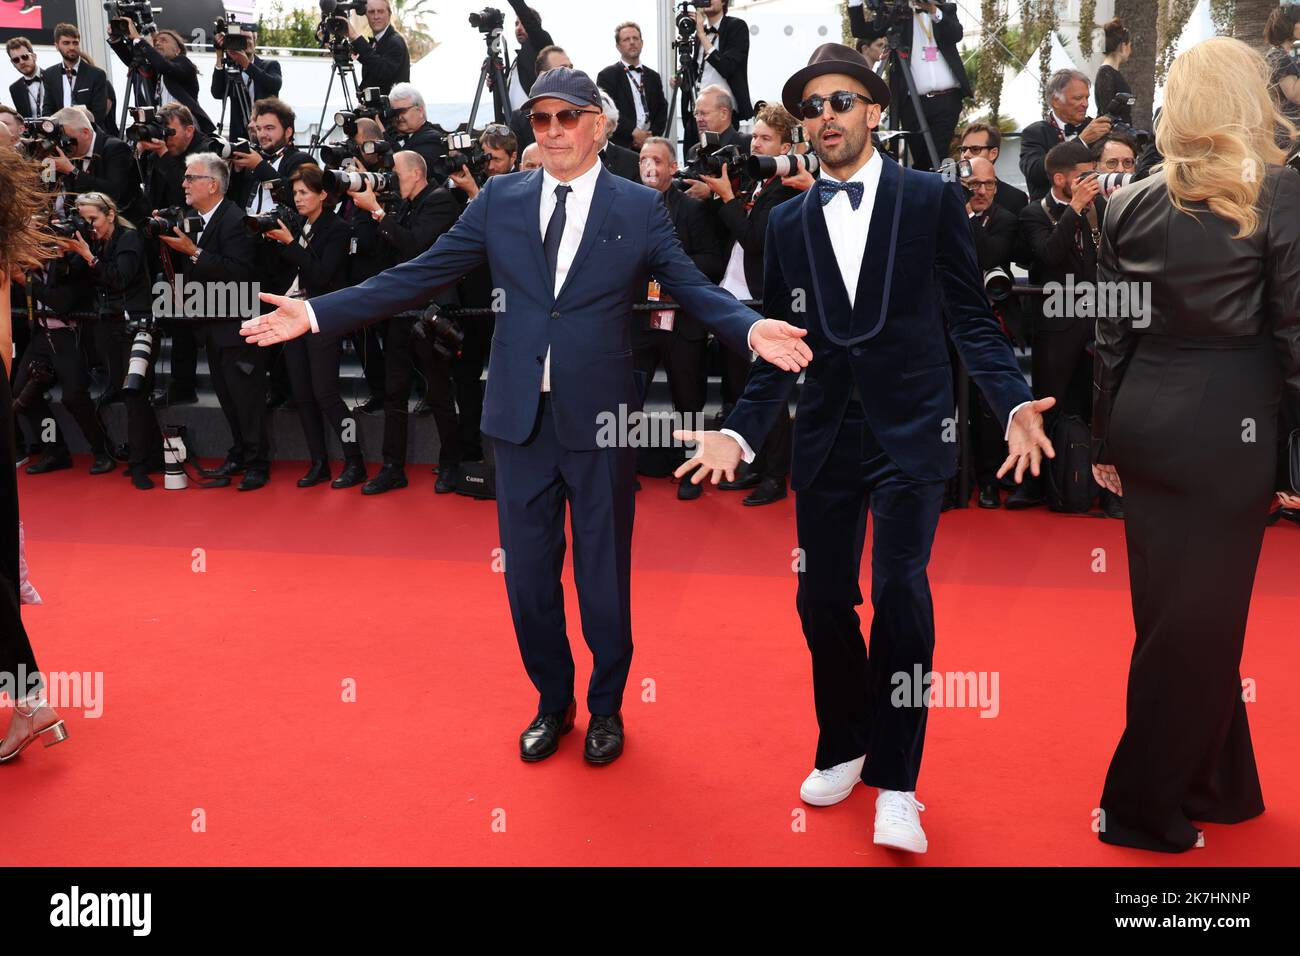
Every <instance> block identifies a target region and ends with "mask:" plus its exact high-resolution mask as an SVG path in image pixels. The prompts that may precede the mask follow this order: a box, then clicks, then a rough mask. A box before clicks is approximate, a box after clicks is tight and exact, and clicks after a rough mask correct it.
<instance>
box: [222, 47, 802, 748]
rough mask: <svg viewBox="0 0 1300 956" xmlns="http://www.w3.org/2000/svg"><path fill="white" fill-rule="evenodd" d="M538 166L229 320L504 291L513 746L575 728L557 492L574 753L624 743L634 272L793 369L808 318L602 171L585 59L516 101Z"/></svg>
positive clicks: (279, 323)
mask: <svg viewBox="0 0 1300 956" xmlns="http://www.w3.org/2000/svg"><path fill="white" fill-rule="evenodd" d="M524 108H525V109H526V110H528V112H529V116H530V122H531V124H532V126H533V129H534V131H535V132H536V133H537V138H538V145H539V146H540V148H541V152H542V169H537V170H533V171H531V172H527V173H511V174H507V175H502V176H493V177H492V178H490V179H489V180H488V181H487V183H486V184H485V185H484V187H483V189H482V191H481V192H479V194H478V195H477V196H476V197H475V198H474V199H473V200H471V202H470V203H469V205H468V206H467V207H466V208H465V212H464V213H463V214H462V215H461V218H460V220H459V221H458V222H457V223H456V225H455V226H453V227H452V228H451V229H450V230H448V231H447V232H446V233H444V234H443V235H442V236H440V237H439V238H438V240H437V242H435V243H434V244H433V246H432V247H431V248H430V249H429V250H428V251H427V252H425V253H424V254H422V255H420V256H418V257H416V258H415V259H412V260H411V261H410V262H406V263H403V264H401V265H399V266H396V267H395V268H393V269H389V270H387V271H385V272H381V273H380V274H379V275H377V276H375V277H374V278H373V279H370V280H368V281H366V282H364V283H362V284H361V285H359V286H357V287H355V288H353V289H348V290H344V291H342V292H335V293H332V294H330V295H326V296H322V297H320V298H315V299H312V300H310V301H309V302H304V301H302V300H293V299H287V298H284V297H282V296H274V295H263V299H265V300H266V301H268V302H272V303H274V304H275V305H277V306H278V308H277V309H276V310H275V311H274V312H272V313H269V314H267V315H264V316H261V317H260V318H258V319H254V320H250V322H249V323H248V324H247V325H246V326H245V327H244V328H243V329H242V330H241V331H242V333H243V334H244V335H245V336H246V337H247V338H248V340H249V341H252V342H256V343H258V344H259V345H271V344H274V343H276V342H281V341H285V340H286V339H291V338H294V337H296V336H299V335H303V334H305V333H307V332H308V331H313V332H317V333H318V334H324V335H338V334H340V333H345V332H347V331H349V330H352V329H356V328H359V327H360V326H362V325H364V324H366V323H368V322H373V321H375V320H377V319H381V318H383V317H385V316H388V315H392V314H394V313H396V312H400V311H402V310H403V309H408V308H412V307H418V306H422V305H424V304H426V303H427V302H428V301H429V299H430V298H431V297H432V296H433V295H434V293H435V292H436V291H437V290H438V289H439V288H441V287H443V286H446V285H447V284H449V283H452V282H455V281H456V280H457V279H459V278H460V277H461V276H462V275H464V274H466V273H467V272H470V271H471V270H473V269H474V268H476V267H477V266H480V265H482V264H483V263H484V262H488V263H490V265H491V269H492V276H493V278H494V281H496V282H497V283H498V285H499V286H500V291H501V293H502V294H503V297H504V309H503V311H501V312H499V313H497V315H496V329H495V332H494V335H493V340H492V357H491V364H490V366H489V373H488V381H487V395H486V398H485V401H484V406H483V421H482V430H483V434H485V435H489V436H491V437H492V438H493V439H494V440H495V449H496V467H497V514H498V520H499V523H500V530H501V546H502V548H503V550H504V561H505V579H506V593H507V595H508V597H509V599H510V610H511V614H512V616H513V619H514V625H515V634H516V636H517V638H518V640H519V649H520V653H521V655H522V657H523V660H524V667H525V669H526V670H527V671H528V676H529V677H530V678H531V679H532V681H533V684H534V685H535V686H536V688H537V690H538V692H539V694H540V695H541V700H540V704H539V706H538V711H537V716H536V718H535V719H534V720H533V722H532V724H530V725H529V727H528V728H527V729H526V730H525V731H524V732H523V734H522V735H521V736H520V740H519V747H520V750H519V753H520V756H521V757H522V758H523V759H524V760H529V761H534V760H541V759H543V758H545V757H548V756H550V755H551V754H552V753H554V752H555V750H556V748H557V746H558V743H559V737H560V736H561V735H562V734H564V733H567V732H568V731H569V730H570V729H572V727H573V722H574V715H575V711H576V706H575V701H574V697H573V679H574V665H573V657H572V654H571V652H570V650H569V639H568V637H567V635H566V633H565V616H564V598H563V590H562V588H561V586H560V571H561V568H562V567H563V564H564V553H565V548H566V542H565V534H564V524H565V510H566V503H567V506H568V507H571V509H572V511H571V516H572V523H573V555H574V572H575V578H576V583H577V588H578V595H579V602H580V605H581V608H582V629H583V636H584V637H585V638H586V641H587V644H588V645H589V646H590V648H591V650H592V656H593V658H594V666H593V669H592V677H591V682H590V684H589V685H588V688H587V706H588V710H589V711H590V713H591V715H592V716H591V722H590V724H589V725H588V729H587V740H586V747H585V756H586V759H587V760H588V761H590V762H592V763H597V764H602V763H608V762H610V761H611V760H614V759H615V758H616V757H618V755H619V754H620V753H622V750H623V739H624V733H623V721H622V717H621V716H620V713H619V712H620V708H621V706H622V697H623V688H624V685H625V683H626V681H627V675H628V668H629V667H630V666H631V659H632V633H631V607H630V578H631V543H632V514H633V501H634V494H633V487H634V480H635V479H634V466H635V452H636V449H635V448H634V447H631V442H630V441H629V440H628V439H627V438H624V437H623V436H618V435H615V436H613V437H612V439H611V436H610V434H609V432H610V425H609V422H610V416H613V417H614V418H615V419H617V417H618V415H619V414H620V412H622V413H624V414H625V415H630V414H632V413H634V412H637V411H639V408H640V403H639V401H638V396H637V389H636V382H635V377H634V374H633V361H632V348H631V332H632V321H633V318H632V317H633V315H634V313H633V311H632V305H633V303H635V302H638V301H642V300H643V297H644V296H645V292H646V288H647V284H648V281H649V278H650V275H651V274H653V275H654V276H655V278H657V279H658V280H659V282H660V284H661V285H662V286H663V288H664V290H665V291H666V292H667V293H668V294H670V295H671V296H672V297H673V298H674V299H675V300H677V301H678V302H680V303H682V305H683V306H684V307H685V308H686V309H688V310H689V311H690V312H691V313H692V314H693V315H695V316H697V317H698V318H699V319H700V320H702V321H704V322H706V323H707V324H708V325H709V326H710V327H711V328H713V330H714V331H716V332H717V333H718V334H719V335H721V336H722V337H723V338H724V339H725V340H726V341H727V342H728V344H729V345H730V346H731V347H732V348H746V347H752V348H753V349H755V350H756V351H757V352H758V353H759V354H760V355H761V356H763V357H764V358H765V359H766V360H768V361H770V362H773V363H775V367H779V368H784V369H787V370H790V371H797V370H798V369H799V368H801V367H803V366H804V365H805V364H806V361H807V358H808V356H809V353H808V351H807V347H806V346H804V344H803V342H802V337H803V335H805V334H806V333H805V332H804V331H803V330H802V329H797V328H795V327H793V326H791V325H790V324H788V323H786V322H781V321H776V320H772V319H757V321H756V317H755V315H754V313H753V312H752V311H751V310H749V309H747V308H746V307H745V306H743V305H741V304H740V303H739V302H737V301H736V300H735V299H734V298H733V297H732V296H730V295H728V294H727V293H726V292H723V291H722V290H721V289H719V288H718V287H717V286H716V285H714V284H713V283H712V282H710V281H709V280H708V279H707V278H705V277H704V276H703V275H702V274H701V273H700V271H699V270H698V269H697V268H696V267H695V265H694V264H693V263H692V262H691V261H690V259H688V258H687V256H686V254H685V253H684V252H683V251H682V247H681V244H680V243H679V242H678V240H677V237H676V235H675V234H674V232H673V225H672V222H671V220H670V219H669V216H668V211H667V209H666V208H665V206H664V203H663V201H662V199H661V198H660V196H659V193H657V192H655V191H654V190H651V189H647V188H646V187H645V186H642V185H640V184H637V183H630V182H628V181H626V180H624V179H621V178H619V177H617V176H614V175H612V174H611V173H610V172H609V171H608V170H606V169H605V168H604V167H602V166H601V165H600V163H599V161H598V157H597V149H596V146H597V142H598V141H599V140H600V138H601V136H602V135H603V132H604V126H605V123H606V122H607V121H606V119H605V117H604V114H603V112H602V110H601V99H600V93H599V91H598V90H597V88H596V84H595V83H594V82H593V81H592V80H591V78H590V77H588V76H587V74H585V73H583V72H581V71H577V70H571V69H568V68H564V67H560V68H557V69H553V70H548V71H547V72H545V73H543V74H541V75H540V76H539V77H538V78H537V81H536V83H535V84H534V86H533V93H532V96H531V97H530V99H529V100H527V101H526V103H525V106H524Z"/></svg>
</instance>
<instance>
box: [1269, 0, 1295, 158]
mask: <svg viewBox="0 0 1300 956" xmlns="http://www.w3.org/2000/svg"><path fill="white" fill-rule="evenodd" d="M1264 39H1265V41H1266V42H1267V43H1268V47H1269V49H1268V55H1267V57H1266V60H1267V61H1268V67H1269V70H1270V71H1271V74H1272V76H1271V78H1270V80H1269V90H1270V92H1272V94H1273V101H1274V102H1275V103H1276V104H1277V109H1278V111H1279V112H1280V113H1281V114H1282V115H1283V116H1285V117H1286V118H1287V119H1289V120H1290V121H1291V122H1292V123H1295V124H1297V125H1300V62H1298V61H1297V60H1296V58H1295V57H1293V56H1292V55H1291V44H1293V43H1294V42H1295V41H1297V40H1300V6H1296V5H1294V4H1287V5H1283V6H1280V7H1278V8H1277V9H1276V10H1274V11H1273V12H1272V13H1270V14H1269V15H1268V21H1267V22H1266V23H1265V24H1264ZM1276 139H1277V144H1278V146H1280V147H1282V148H1283V149H1285V150H1286V151H1287V152H1288V153H1290V151H1291V150H1292V149H1294V148H1295V145H1294V143H1292V142H1291V138H1290V136H1288V135H1287V134H1286V132H1285V131H1284V130H1282V129H1281V128H1280V127H1279V129H1278V131H1277V136H1276Z"/></svg>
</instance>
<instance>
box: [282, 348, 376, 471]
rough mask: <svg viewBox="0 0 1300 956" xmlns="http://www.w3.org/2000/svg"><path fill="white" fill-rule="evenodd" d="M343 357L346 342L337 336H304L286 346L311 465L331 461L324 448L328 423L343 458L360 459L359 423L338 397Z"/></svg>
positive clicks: (295, 401) (286, 360)
mask: <svg viewBox="0 0 1300 956" xmlns="http://www.w3.org/2000/svg"><path fill="white" fill-rule="evenodd" d="M342 357H343V340H342V339H341V338H339V337H338V336H329V337H327V336H323V335H304V336H302V337H301V338H297V339H294V340H293V341H291V342H287V343H285V347H284V361H285V365H286V366H287V367H288V370H289V382H290V383H291V384H292V386H293V401H294V404H295V405H297V406H298V420H299V421H300V422H301V423H302V433H303V437H305V438H306V439H307V449H308V452H309V453H310V454H311V457H312V461H325V460H326V459H328V458H329V453H328V451H327V449H326V447H325V421H326V419H328V420H329V423H330V425H331V427H333V429H334V434H335V435H337V436H338V439H339V443H340V444H341V445H342V446H343V457H344V458H345V459H348V460H352V459H359V458H360V457H361V436H360V434H359V433H358V428H359V423H358V422H357V418H356V416H355V415H353V414H352V413H351V412H349V411H348V407H347V406H346V405H344V404H343V396H342V395H341V394H339V364H340V361H341V359H342ZM349 422H350V423H351V425H352V428H351V431H350V435H351V437H350V438H349V437H348V435H349V431H348V428H347V426H348V423H349Z"/></svg>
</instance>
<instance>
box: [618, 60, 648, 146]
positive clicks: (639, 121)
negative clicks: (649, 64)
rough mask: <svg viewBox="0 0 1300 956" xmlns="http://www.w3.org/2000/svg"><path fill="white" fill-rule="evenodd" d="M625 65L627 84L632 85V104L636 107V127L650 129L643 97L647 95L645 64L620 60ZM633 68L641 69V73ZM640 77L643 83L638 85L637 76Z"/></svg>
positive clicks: (624, 71) (624, 72) (624, 73)
mask: <svg viewBox="0 0 1300 956" xmlns="http://www.w3.org/2000/svg"><path fill="white" fill-rule="evenodd" d="M620 63H621V65H622V67H623V75H624V76H625V77H627V85H628V86H630V87H632V105H633V106H634V107H635V108H636V128H637V129H649V128H650V117H649V116H648V115H647V114H646V110H645V103H644V102H642V99H643V98H644V96H645V66H644V65H643V64H642V65H639V66H638V67H635V68H634V67H633V66H632V64H631V63H629V62H627V60H621V61H620ZM633 69H640V70H641V72H640V73H633V72H632V70H633ZM638 76H639V77H640V78H641V79H640V81H641V85H640V86H637V77H638Z"/></svg>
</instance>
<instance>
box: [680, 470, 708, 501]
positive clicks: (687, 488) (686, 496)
mask: <svg viewBox="0 0 1300 956" xmlns="http://www.w3.org/2000/svg"><path fill="white" fill-rule="evenodd" d="M702 494H704V482H700V483H699V484H698V485H696V484H692V483H691V477H690V475H687V476H686V477H685V478H683V479H682V480H681V481H679V482H677V500H678V501H694V500H695V499H696V498H698V497H699V496H700V495H702Z"/></svg>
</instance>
